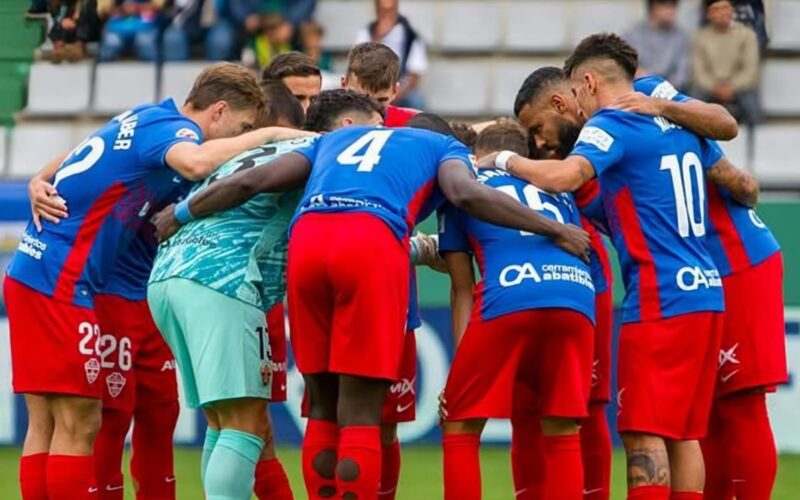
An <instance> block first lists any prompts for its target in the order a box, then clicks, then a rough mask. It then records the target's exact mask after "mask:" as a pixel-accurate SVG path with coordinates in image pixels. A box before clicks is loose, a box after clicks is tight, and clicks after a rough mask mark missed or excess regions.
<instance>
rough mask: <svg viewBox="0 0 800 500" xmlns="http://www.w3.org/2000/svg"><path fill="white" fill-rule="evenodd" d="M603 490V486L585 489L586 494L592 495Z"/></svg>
mask: <svg viewBox="0 0 800 500" xmlns="http://www.w3.org/2000/svg"><path fill="white" fill-rule="evenodd" d="M601 491H603V488H595V489H593V490H583V494H584V495H591V494H592V493H600V492H601Z"/></svg>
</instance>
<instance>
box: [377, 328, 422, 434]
mask: <svg viewBox="0 0 800 500" xmlns="http://www.w3.org/2000/svg"><path fill="white" fill-rule="evenodd" d="M415 418H417V336H416V335H415V334H414V330H409V331H407V332H406V338H405V344H404V345H403V359H402V361H401V362H400V377H398V379H397V380H396V381H395V382H394V383H393V384H392V385H391V387H389V392H388V393H387V394H386V401H385V402H384V403H383V415H382V417H381V422H382V423H384V424H399V423H401V422H413V421H414V419H415Z"/></svg>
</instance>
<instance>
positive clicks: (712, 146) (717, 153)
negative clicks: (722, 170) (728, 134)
mask: <svg viewBox="0 0 800 500" xmlns="http://www.w3.org/2000/svg"><path fill="white" fill-rule="evenodd" d="M701 152H702V154H703V157H702V158H701V161H702V162H703V169H704V170H708V169H709V168H711V167H713V166H714V165H715V164H716V163H717V162H718V161H719V160H720V158H722V157H723V156H725V153H723V152H722V148H720V147H719V144H717V141H712V140H711V139H703V144H702V151H701Z"/></svg>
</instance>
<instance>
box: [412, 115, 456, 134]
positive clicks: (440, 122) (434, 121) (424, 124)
mask: <svg viewBox="0 0 800 500" xmlns="http://www.w3.org/2000/svg"><path fill="white" fill-rule="evenodd" d="M406 127H410V128H421V129H425V130H430V131H431V132H438V133H440V134H442V135H447V136H450V137H453V138H455V139H458V137H457V136H456V133H455V131H453V127H451V126H450V124H449V123H447V120H445V119H444V118H442V117H441V116H439V115H437V114H435V113H418V114H416V115H414V116H412V117H411V119H410V120H408V122H407V123H406Z"/></svg>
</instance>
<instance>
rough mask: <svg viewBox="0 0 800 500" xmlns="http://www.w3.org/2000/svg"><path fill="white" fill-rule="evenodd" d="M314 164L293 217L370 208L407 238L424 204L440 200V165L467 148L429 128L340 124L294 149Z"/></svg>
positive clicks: (462, 157) (465, 158) (464, 155)
mask: <svg viewBox="0 0 800 500" xmlns="http://www.w3.org/2000/svg"><path fill="white" fill-rule="evenodd" d="M297 152H298V153H300V154H302V155H304V156H305V157H306V158H307V159H308V160H309V161H310V162H311V164H312V170H311V176H310V177H309V179H308V183H307V184H306V191H305V194H304V195H303V199H302V200H301V201H300V206H299V208H298V211H297V214H296V215H295V220H296V219H297V217H300V216H302V215H303V214H306V213H309V212H325V213H332V212H362V213H369V214H372V215H374V216H376V217H378V218H380V219H381V220H382V221H383V222H385V223H386V225H387V226H389V228H390V229H391V230H392V232H393V233H394V234H395V236H396V237H397V239H399V240H404V239H405V238H407V237H408V236H409V235H410V234H411V231H412V230H413V229H414V227H415V225H416V221H417V220H418V219H419V217H420V214H421V213H422V211H423V209H425V208H426V207H429V209H435V208H437V207H438V206H439V205H441V204H442V203H443V202H444V195H442V193H441V191H440V190H439V189H438V187H437V184H436V178H437V173H438V171H439V166H440V165H441V164H442V163H444V162H446V161H447V160H459V161H461V162H462V163H464V168H471V167H470V165H471V161H470V157H469V155H470V152H469V150H468V149H467V147H466V146H464V145H463V144H461V143H460V142H458V141H457V140H455V139H453V138H451V137H446V136H444V135H441V134H437V133H435V132H430V131H428V130H420V129H412V128H398V129H391V128H384V127H381V126H358V127H344V128H341V129H339V130H336V131H334V132H331V133H329V134H326V135H324V136H322V137H321V138H320V139H319V140H317V141H316V142H315V143H314V144H313V145H312V146H309V147H308V148H302V149H298V150H297Z"/></svg>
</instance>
